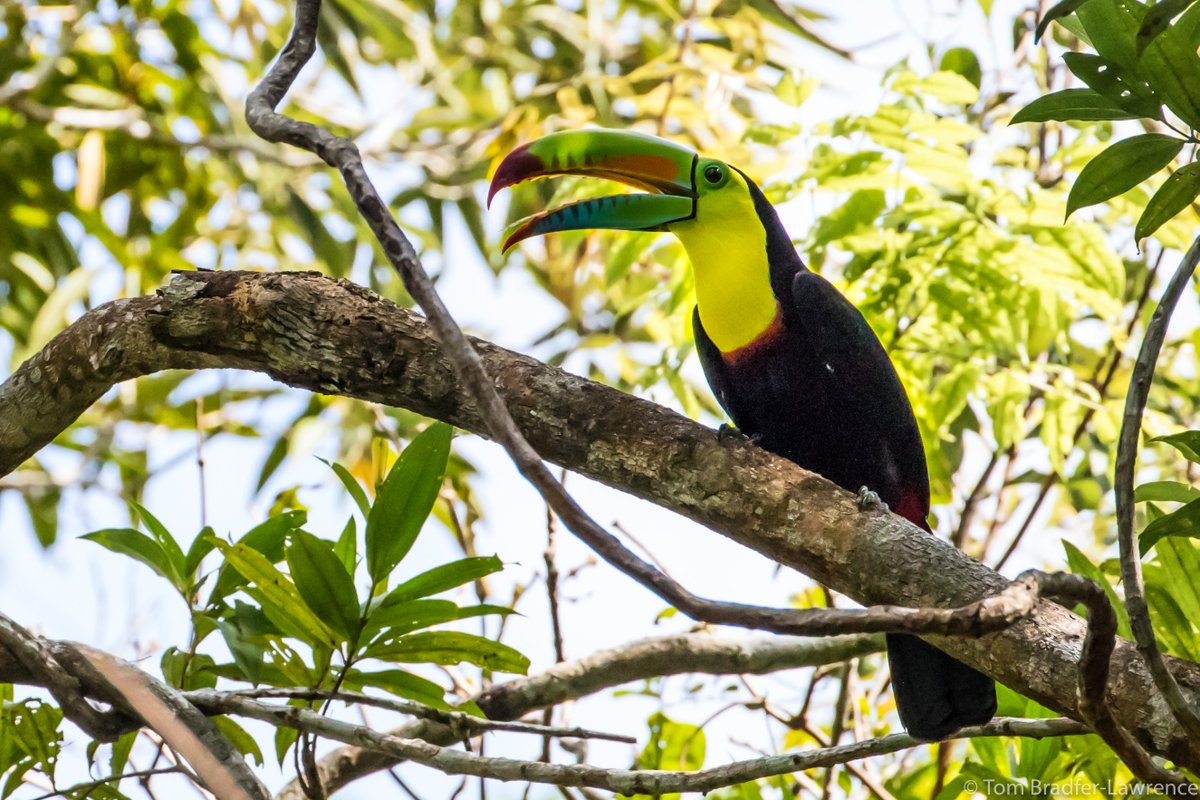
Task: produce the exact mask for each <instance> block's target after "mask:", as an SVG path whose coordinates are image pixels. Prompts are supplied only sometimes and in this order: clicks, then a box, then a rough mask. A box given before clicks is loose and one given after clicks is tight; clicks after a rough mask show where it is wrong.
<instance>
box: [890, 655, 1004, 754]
mask: <svg viewBox="0 0 1200 800" xmlns="http://www.w3.org/2000/svg"><path fill="white" fill-rule="evenodd" d="M887 649H888V661H889V662H890V664H891V668H892V692H893V693H894V694H895V695H896V710H897V711H898V712H899V713H900V722H901V723H903V725H904V728H905V730H907V731H908V733H909V735H910V736H912V737H914V738H917V739H925V740H928V741H938V740H939V739H945V738H946V737H947V736H949V735H950V734H952V733H954V732H955V731H956V730H958V729H959V728H964V727H966V726H967V725H982V724H983V723H985V722H987V721H988V720H990V719H991V718H992V716H993V715H995V713H996V684H995V682H994V681H993V680H992V679H991V678H989V677H988V676H986V675H984V674H983V673H982V672H977V671H976V670H974V669H972V668H971V667H968V666H967V665H966V664H964V663H962V662H961V661H956V660H954V659H953V658H951V657H950V656H948V655H946V654H945V653H943V652H942V651H941V650H938V649H937V648H936V647H934V646H933V645H931V644H929V643H928V642H925V641H923V640H921V639H919V638H917V637H916V636H909V635H906V634H898V633H889V634H888V637H887Z"/></svg>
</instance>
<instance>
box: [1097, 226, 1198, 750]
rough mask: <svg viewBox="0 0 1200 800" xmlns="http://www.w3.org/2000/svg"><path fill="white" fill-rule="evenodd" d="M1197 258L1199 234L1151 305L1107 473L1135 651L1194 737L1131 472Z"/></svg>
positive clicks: (1192, 715) (1194, 722) (1190, 711)
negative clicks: (1152, 605)
mask: <svg viewBox="0 0 1200 800" xmlns="http://www.w3.org/2000/svg"><path fill="white" fill-rule="evenodd" d="M1198 263H1200V237H1197V239H1196V240H1195V241H1194V242H1192V246H1191V247H1190V248H1188V251H1187V253H1186V254H1185V255H1184V257H1183V260H1182V261H1181V262H1180V263H1179V268H1178V269H1176V270H1175V274H1174V275H1172V276H1171V280H1170V281H1169V282H1168V283H1167V288H1166V291H1164V292H1163V296H1162V299H1161V300H1159V302H1158V307H1157V308H1156V309H1154V315H1153V316H1152V317H1151V318H1150V324H1149V325H1147V326H1146V336H1145V338H1144V339H1143V340H1142V348H1141V350H1140V351H1139V352H1138V357H1137V361H1136V362H1135V363H1134V366H1133V375H1132V376H1131V377H1130V379H1129V393H1128V394H1127V395H1126V397H1125V413H1124V417H1123V419H1122V421H1121V435H1120V438H1119V439H1118V441H1117V464H1116V470H1115V473H1114V476H1113V483H1114V491H1115V493H1116V498H1117V543H1118V545H1119V547H1120V553H1121V555H1120V558H1121V584H1122V585H1123V586H1124V588H1125V606H1126V608H1127V609H1128V610H1129V627H1130V630H1132V631H1133V636H1134V639H1135V640H1136V641H1137V649H1138V652H1139V653H1141V655H1142V658H1143V659H1144V660H1145V662H1146V667H1147V668H1148V669H1149V670H1150V675H1151V677H1152V678H1153V679H1154V685H1155V686H1156V687H1157V688H1158V691H1159V692H1160V693H1161V694H1162V696H1163V698H1164V699H1166V701H1167V705H1168V706H1169V707H1170V709H1171V713H1172V714H1173V715H1174V716H1175V719H1176V720H1178V721H1179V724H1180V726H1181V727H1182V728H1183V729H1184V730H1185V731H1187V733H1188V735H1189V736H1190V737H1192V739H1194V740H1198V741H1200V716H1197V714H1196V711H1195V709H1193V708H1192V705H1191V704H1190V703H1189V702H1188V699H1187V698H1186V697H1184V695H1183V691H1182V690H1181V689H1180V687H1179V682H1178V681H1177V680H1176V679H1175V676H1174V675H1173V674H1172V673H1171V670H1170V669H1169V668H1168V667H1167V665H1166V662H1165V661H1164V660H1163V656H1162V653H1161V652H1159V649H1158V641H1157V640H1156V639H1155V636H1154V625H1153V623H1152V622H1151V620H1150V609H1149V607H1148V606H1147V604H1146V589H1145V584H1144V583H1143V580H1142V557H1141V552H1140V550H1139V548H1138V544H1137V538H1136V533H1135V531H1134V529H1133V507H1134V500H1133V472H1134V468H1135V467H1136V465H1137V450H1138V443H1139V441H1140V440H1141V434H1142V414H1143V413H1144V412H1145V410H1146V401H1147V399H1148V398H1149V396H1150V385H1151V384H1152V383H1153V381H1154V367H1155V364H1156V362H1157V361H1158V354H1159V351H1161V350H1162V344H1163V340H1164V339H1165V338H1166V335H1167V326H1168V325H1169V324H1170V322H1171V314H1172V313H1174V311H1175V305H1176V303H1178V302H1179V297H1180V295H1182V294H1183V290H1184V289H1185V288H1187V285H1188V283H1189V282H1190V281H1191V278H1192V273H1194V272H1195V271H1196V265H1197V264H1198Z"/></svg>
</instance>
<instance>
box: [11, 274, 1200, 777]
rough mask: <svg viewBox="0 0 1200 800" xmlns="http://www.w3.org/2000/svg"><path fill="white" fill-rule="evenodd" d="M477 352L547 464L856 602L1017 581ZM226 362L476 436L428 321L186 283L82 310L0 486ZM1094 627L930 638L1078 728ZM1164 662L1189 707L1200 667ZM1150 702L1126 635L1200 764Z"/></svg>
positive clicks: (46, 353)
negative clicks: (121, 396)
mask: <svg viewBox="0 0 1200 800" xmlns="http://www.w3.org/2000/svg"><path fill="white" fill-rule="evenodd" d="M474 345H475V347H477V348H478V349H479V353H480V357H481V358H482V359H483V362H484V363H485V365H486V366H487V368H488V370H489V372H490V373H491V374H493V375H495V376H497V386H498V388H499V390H500V392H501V393H502V394H503V396H504V398H505V402H506V403H507V404H508V405H509V408H511V409H512V411H513V413H514V415H515V416H516V418H517V419H518V420H519V422H520V424H521V425H522V426H523V427H524V429H525V430H526V431H528V432H529V435H530V437H531V439H532V442H533V444H534V446H536V447H537V448H538V449H539V451H541V452H542V453H543V454H544V455H545V456H546V457H547V458H548V459H550V460H552V461H554V462H556V463H558V464H561V465H563V466H565V467H567V468H569V469H572V470H574V471H577V472H579V473H581V474H584V475H586V476H588V477H591V478H593V479H596V480H599V481H601V482H603V483H606V484H608V485H610V486H614V487H617V488H620V489H623V490H625V491H628V492H631V493H632V494H635V495H637V496H640V497H643V498H646V499H649V500H651V501H653V502H655V503H658V504H659V505H661V506H663V507H665V508H668V509H671V510H673V511H676V512H678V513H680V514H683V515H684V516H687V517H689V518H691V519H693V520H696V521H697V522H699V523H701V524H703V525H706V526H708V527H710V528H712V529H713V530H715V531H717V532H719V533H722V534H724V535H726V536H729V537H730V538H733V539H734V540H735V541H738V542H740V543H741V544H744V545H746V546H748V547H751V548H753V549H755V550H757V551H758V552H760V553H762V554H764V555H765V556H767V557H769V558H771V559H773V560H774V561H777V562H780V563H782V564H785V565H787V566H791V567H794V568H796V569H799V570H801V571H803V572H805V573H807V574H809V575H811V576H812V577H814V578H816V579H817V580H820V581H822V582H823V583H825V584H827V585H828V586H830V587H831V588H833V589H835V590H837V591H840V592H842V593H844V594H846V595H848V596H850V597H852V598H854V599H855V600H857V601H858V602H860V603H864V604H871V603H903V604H905V605H911V606H918V607H919V606H954V605H965V604H968V603H971V602H975V601H977V600H979V599H981V598H983V597H986V596H989V595H992V594H995V593H997V592H999V591H1001V590H1003V589H1004V588H1005V587H1006V586H1007V585H1008V582H1007V581H1005V580H1004V578H1002V577H1001V576H999V575H997V574H996V573H994V572H992V571H991V570H989V569H988V568H987V567H985V566H983V565H982V564H980V563H978V562H976V561H974V560H972V559H970V558H968V557H966V556H964V555H962V554H961V553H959V552H958V551H956V550H955V549H954V548H952V547H951V546H950V545H948V544H946V543H945V542H942V541H940V540H938V539H937V538H935V537H932V536H929V535H928V534H926V533H925V532H923V531H920V530H919V529H917V528H916V527H915V526H912V525H911V524H909V523H907V522H906V521H904V520H902V519H900V518H898V517H895V516H893V515H891V514H886V513H870V514H864V513H860V512H859V510H858V507H857V504H856V502H855V499H854V497H853V495H850V494H849V493H846V492H843V491H841V490H840V489H838V488H837V487H835V486H833V485H832V484H830V483H829V482H828V481H825V480H824V479H823V478H820V477H819V476H816V475H813V474H811V473H808V472H805V471H804V470H802V469H800V468H799V467H797V466H796V465H795V464H792V463H791V462H789V461H786V460H784V459H781V458H778V457H776V456H773V455H771V454H770V453H767V452H766V451H764V450H761V449H759V448H756V447H754V446H752V445H749V444H747V443H744V442H720V441H718V438H717V436H716V435H715V434H714V432H713V431H711V430H709V429H707V428H704V427H702V426H700V425H697V424H696V423H694V422H692V421H690V420H687V419H685V418H683V417H681V416H679V415H678V414H675V413H674V412H671V411H669V410H667V409H664V408H661V407H659V406H656V405H654V404H652V403H648V402H646V401H643V400H639V399H637V398H634V397H631V396H629V395H626V394H624V393H622V392H619V391H617V390H614V389H611V388H608V387H605V386H601V385H599V384H596V383H592V382H590V381H586V380H583V379H580V378H577V377H574V376H571V375H569V374H567V373H565V372H562V371H561V370H558V369H556V368H553V367H550V366H547V365H545V364H542V363H540V362H538V361H535V360H533V359H530V358H528V357H525V356H521V355H518V354H515V353H512V352H510V351H507V350H504V349H502V348H499V347H496V346H495V345H491V344H488V343H486V342H480V341H475V342H474ZM125 353H128V354H129V355H130V358H129V361H130V362H131V363H125V361H124V359H123V358H122V357H121V355H122V354H125ZM93 364H94V366H93ZM217 365H223V366H228V367H235V368H243V369H255V370H257V371H260V372H264V373H266V374H269V375H271V376H273V377H275V378H277V379H279V380H281V381H283V382H285V383H288V384H290V385H293V386H299V387H302V388H306V389H309V390H313V391H319V392H323V393H333V394H341V395H346V396H351V397H358V398H361V399H364V400H369V401H372V402H381V403H387V404H389V405H394V406H401V407H405V408H409V409H412V410H414V411H416V412H418V413H422V414H427V415H429V416H433V417H437V418H439V419H444V420H446V421H447V422H450V423H451V424H454V425H456V426H458V427H461V428H464V429H466V430H469V431H475V432H483V431H484V428H483V421H482V419H481V418H480V415H479V412H478V410H477V408H476V406H475V404H474V402H473V401H472V400H471V399H470V397H469V396H467V394H466V393H465V391H464V390H463V388H462V386H461V385H460V384H459V382H458V381H457V380H456V378H455V375H454V372H453V370H452V368H451V367H450V365H449V364H448V363H447V362H446V359H445V357H444V356H443V355H442V353H441V352H440V350H439V348H438V345H437V343H436V341H435V340H434V337H433V334H432V332H431V330H430V328H429V326H428V325H427V323H425V322H424V321H423V320H421V319H420V318H419V317H417V316H415V315H413V314H411V313H410V312H407V311H405V310H403V309H400V308H397V307H396V306H395V305H393V304H391V303H389V302H387V301H384V300H381V299H380V298H379V297H378V296H377V295H374V294H373V293H371V292H369V291H367V290H365V289H363V288H361V287H357V286H355V285H353V284H350V283H347V282H337V281H331V280H328V279H325V278H322V277H320V276H317V275H314V274H298V273H282V274H256V273H236V272H216V273H185V274H179V275H175V276H173V277H172V279H171V280H170V281H169V282H168V284H167V285H166V286H165V287H164V288H163V289H162V290H161V291H160V295H159V296H158V297H157V298H135V299H132V300H122V301H117V302H116V303H112V304H109V305H106V306H103V307H101V308H98V309H95V310H93V311H90V312H88V313H87V314H85V315H84V316H83V317H81V318H80V319H79V320H78V321H76V323H75V324H74V325H72V326H71V327H70V328H68V329H67V330H66V331H64V332H63V333H62V334H60V335H59V336H58V337H56V338H55V339H54V340H52V341H51V342H50V343H49V344H48V345H47V347H46V349H45V350H43V351H42V352H41V353H39V354H38V355H36V356H34V357H33V358H31V359H30V360H29V361H28V362H26V363H25V364H23V365H22V366H21V367H20V368H19V369H18V370H17V371H16V372H15V373H14V374H13V376H12V377H11V378H10V379H9V380H8V381H6V382H5V383H4V384H3V385H0V473H4V472H8V471H9V470H11V469H13V468H14V467H15V466H16V465H17V464H19V463H20V462H21V461H22V460H23V459H24V458H27V457H28V456H29V455H31V454H32V453H33V452H36V450H37V449H38V448H39V447H40V446H42V445H44V444H45V443H47V442H49V441H50V440H51V439H52V438H53V437H54V436H55V435H57V433H58V432H59V431H61V430H62V429H64V428H65V427H66V426H67V425H69V424H70V423H71V421H73V420H74V418H75V417H76V416H78V414H80V413H81V412H82V410H83V409H85V408H86V407H87V406H88V405H89V404H90V403H91V402H92V401H94V400H95V399H97V398H98V397H99V396H100V395H101V394H102V393H103V392H104V391H106V390H107V389H108V388H109V386H111V384H112V383H114V382H116V381H118V380H123V379H126V378H129V377H132V376H133V375H136V374H146V373H149V372H153V371H156V370H158V369H163V368H171V367H176V368H177V367H190V368H202V367H211V366H217ZM918 564H919V565H923V568H922V569H913V565H918ZM1085 633H1086V631H1085V628H1084V624H1083V621H1082V620H1080V619H1079V618H1077V617H1075V616H1074V615H1072V614H1070V613H1069V612H1067V611H1065V610H1064V609H1062V608H1061V607H1060V606H1057V605H1054V604H1052V603H1040V604H1039V605H1038V607H1037V610H1036V611H1035V613H1034V614H1033V615H1032V616H1031V617H1030V618H1028V619H1026V620H1023V621H1021V622H1019V623H1017V624H1016V625H1014V626H1012V627H1011V628H1008V629H1006V630H1005V631H1002V632H1000V633H997V634H993V635H990V636H987V637H984V638H982V639H971V638H964V637H955V638H938V637H930V638H931V640H932V641H934V642H935V643H936V644H938V645H939V646H940V647H943V648H944V649H945V650H946V651H947V652H949V653H951V654H952V655H954V656H955V657H956V658H960V659H962V660H963V661H965V662H967V663H969V664H971V665H972V666H974V667H976V668H978V669H982V670H983V671H985V672H987V673H988V674H990V675H992V676H994V677H995V678H997V679H999V680H1001V681H1002V682H1004V683H1006V684H1007V685H1009V686H1010V687H1012V688H1013V689H1015V690H1017V691H1020V692H1022V693H1023V694H1026V695H1027V696H1030V697H1032V698H1034V699H1035V700H1037V701H1038V702H1041V703H1042V704H1044V705H1047V706H1049V707H1051V708H1054V709H1056V710H1057V711H1059V712H1060V713H1064V714H1067V715H1071V716H1080V713H1081V712H1080V708H1079V703H1078V701H1077V699H1076V691H1075V675H1076V665H1077V664H1078V661H1079V655H1080V652H1081V650H1080V643H1081V642H1082V641H1083V639H1084V636H1085ZM1168 663H1170V664H1172V670H1173V671H1174V672H1175V673H1176V676H1177V679H1178V680H1179V682H1180V683H1181V685H1182V686H1183V689H1184V691H1185V692H1186V693H1187V695H1188V696H1191V697H1192V698H1195V697H1196V693H1197V687H1200V666H1197V665H1195V664H1191V663H1189V662H1183V661H1179V660H1176V659H1169V660H1168ZM1153 693H1154V688H1153V682H1152V680H1151V679H1150V676H1149V674H1148V673H1147V671H1146V668H1145V666H1144V664H1142V663H1141V659H1140V658H1139V657H1138V655H1137V653H1136V652H1135V651H1134V650H1133V648H1132V647H1131V646H1129V645H1127V644H1125V643H1123V642H1118V644H1117V647H1116V648H1115V650H1114V653H1113V662H1112V669H1111V677H1110V680H1109V686H1108V703H1109V705H1110V706H1111V708H1112V710H1113V714H1114V715H1115V716H1116V717H1117V718H1118V719H1119V720H1121V721H1122V723H1123V724H1124V725H1125V726H1126V727H1128V728H1129V730H1130V731H1131V732H1132V733H1133V734H1134V736H1135V738H1136V739H1137V740H1138V741H1139V742H1141V743H1142V744H1143V745H1144V746H1146V747H1147V748H1148V749H1149V750H1150V751H1151V752H1153V753H1155V754H1158V755H1162V756H1165V757H1168V758H1170V759H1172V760H1173V761H1175V762H1176V763H1177V764H1180V765H1182V766H1186V767H1188V768H1197V767H1198V766H1200V741H1197V740H1196V739H1191V738H1189V737H1188V736H1187V735H1186V733H1185V732H1184V731H1183V730H1182V729H1181V728H1180V727H1179V726H1178V724H1177V723H1176V722H1175V720H1174V718H1173V717H1172V716H1171V715H1170V713H1169V712H1167V710H1166V709H1164V708H1162V707H1160V706H1158V705H1157V704H1152V703H1147V702H1146V698H1148V697H1151V696H1153Z"/></svg>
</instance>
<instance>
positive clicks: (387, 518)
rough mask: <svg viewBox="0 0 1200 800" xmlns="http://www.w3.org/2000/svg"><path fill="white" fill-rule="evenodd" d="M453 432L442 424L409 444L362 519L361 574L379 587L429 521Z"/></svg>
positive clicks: (429, 429) (427, 429)
mask: <svg viewBox="0 0 1200 800" xmlns="http://www.w3.org/2000/svg"><path fill="white" fill-rule="evenodd" d="M453 431H454V429H453V428H451V427H450V426H449V425H446V424H445V423H442V422H435V423H434V424H432V425H430V426H429V427H428V428H426V429H425V430H424V431H422V432H421V434H420V435H419V436H417V437H416V438H414V439H413V440H412V442H411V443H409V445H408V447H406V448H404V452H402V453H401V454H400V457H399V458H397V459H396V463H395V464H394V465H392V469H391V471H390V472H388V476H387V478H386V479H385V480H384V482H383V485H382V486H380V487H379V493H378V495H377V496H376V498H375V504H374V505H373V506H371V513H370V514H369V515H368V516H367V530H366V540H367V571H368V573H369V574H370V576H371V582H372V584H379V583H381V582H383V581H385V580H386V579H387V576H388V575H389V574H390V573H391V571H392V570H393V569H394V568H395V566H396V565H397V564H399V563H400V560H401V559H403V558H404V556H405V555H407V553H408V551H409V549H410V548H411V547H412V545H413V542H414V541H416V538H417V534H419V533H420V532H421V526H422V525H424V524H425V518H426V517H428V516H429V512H430V510H431V509H432V508H433V504H434V502H436V500H437V496H438V492H439V491H440V490H441V488H442V477H443V475H445V473H446V462H447V461H448V460H449V457H450V437H451V435H452V434H453Z"/></svg>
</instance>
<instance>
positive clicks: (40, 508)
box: [23, 486, 62, 547]
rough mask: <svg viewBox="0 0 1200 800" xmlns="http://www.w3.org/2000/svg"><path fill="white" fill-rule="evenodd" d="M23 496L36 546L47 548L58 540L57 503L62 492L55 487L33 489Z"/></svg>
mask: <svg viewBox="0 0 1200 800" xmlns="http://www.w3.org/2000/svg"><path fill="white" fill-rule="evenodd" d="M23 496H24V498H25V508H26V510H28V511H29V524H30V525H31V526H32V527H33V533H34V535H35V536H37V540H38V544H40V545H41V546H42V547H49V546H50V545H52V544H54V541H55V540H56V539H57V538H58V503H59V501H60V500H61V499H62V490H61V489H59V488H58V487H57V486H54V487H50V488H48V489H34V490H30V491H28V492H24V493H23Z"/></svg>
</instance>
